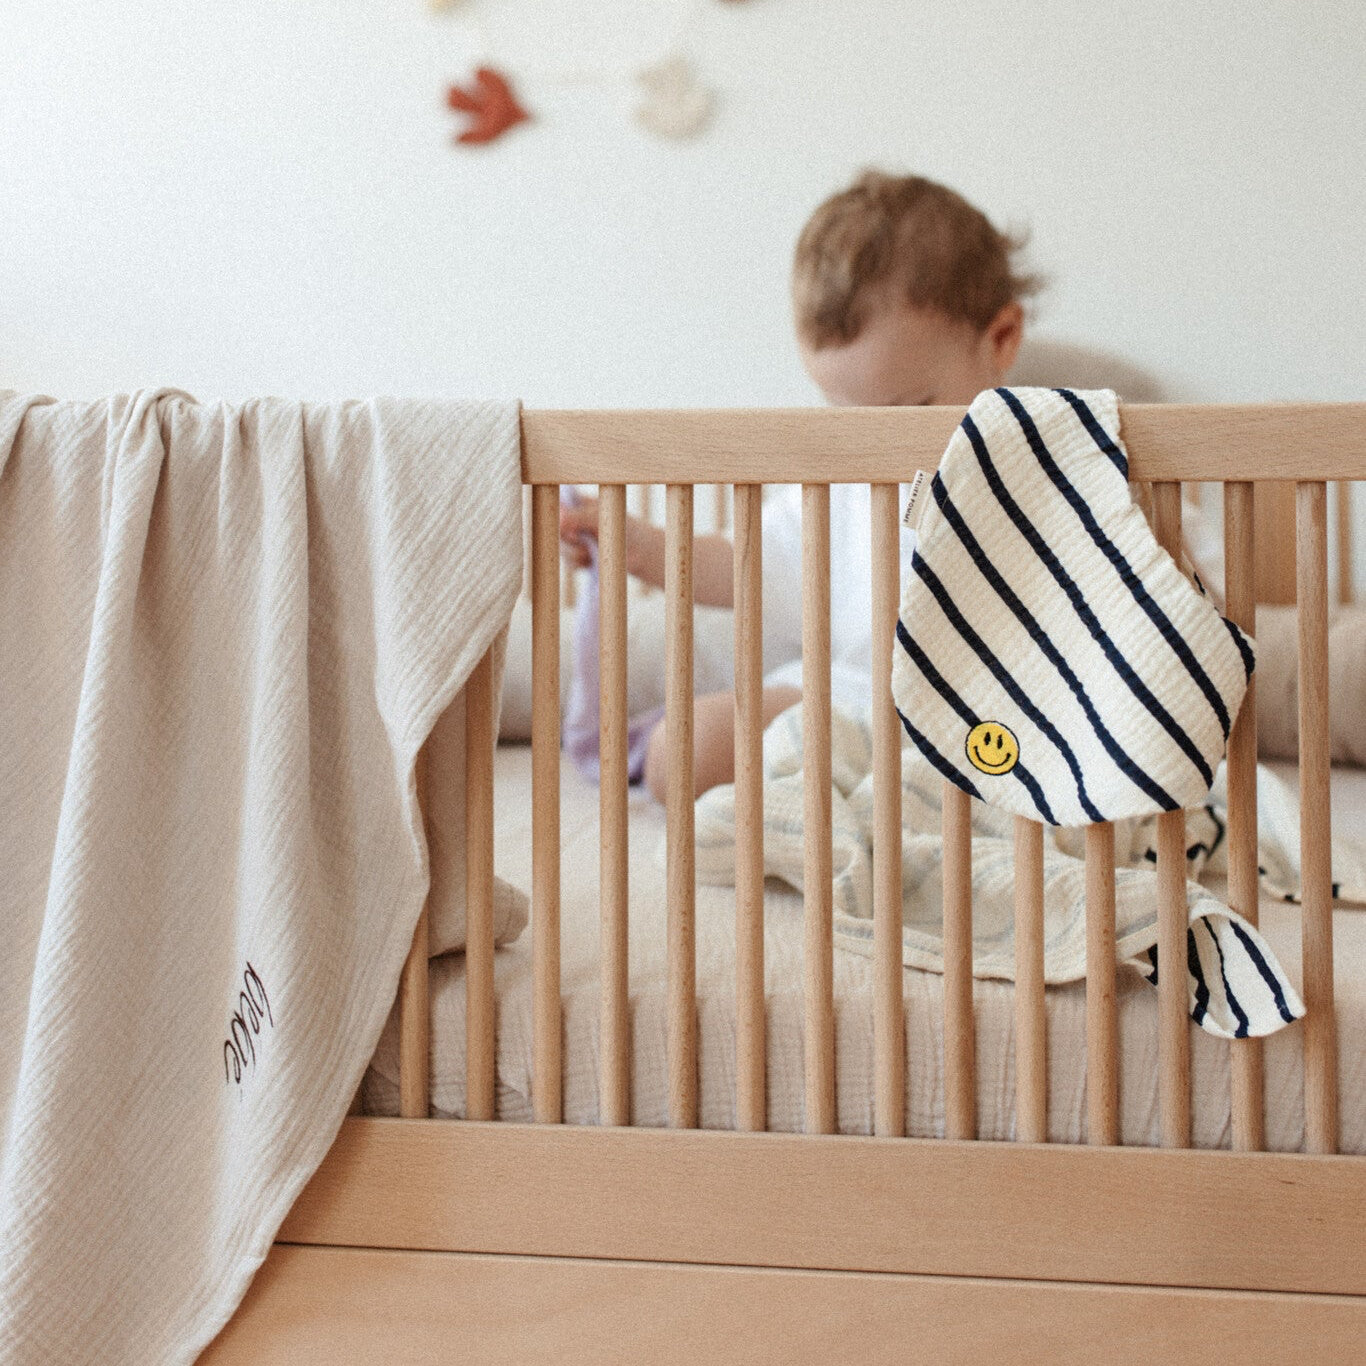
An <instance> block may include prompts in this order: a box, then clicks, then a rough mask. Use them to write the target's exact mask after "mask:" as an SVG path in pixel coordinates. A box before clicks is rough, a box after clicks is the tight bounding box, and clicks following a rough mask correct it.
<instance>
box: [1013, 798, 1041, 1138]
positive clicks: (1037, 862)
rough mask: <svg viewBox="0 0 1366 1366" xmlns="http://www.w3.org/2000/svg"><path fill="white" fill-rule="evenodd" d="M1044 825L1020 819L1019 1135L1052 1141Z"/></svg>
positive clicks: (1017, 883)
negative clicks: (1046, 967) (1049, 1108)
mask: <svg viewBox="0 0 1366 1366" xmlns="http://www.w3.org/2000/svg"><path fill="white" fill-rule="evenodd" d="M1043 941H1044V932H1043V826H1042V825H1040V824H1039V822H1038V821H1032V820H1030V819H1029V818H1028V817H1026V816H1016V817H1015V1136H1016V1138H1017V1139H1019V1141H1020V1142H1021V1143H1047V1142H1048V1012H1047V1009H1046V1005H1045V1001H1044V989H1043V988H1044V973H1043Z"/></svg>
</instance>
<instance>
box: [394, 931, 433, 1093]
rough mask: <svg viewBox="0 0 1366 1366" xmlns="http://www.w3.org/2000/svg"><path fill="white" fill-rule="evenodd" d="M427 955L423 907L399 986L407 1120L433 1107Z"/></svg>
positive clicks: (400, 1081) (400, 1073)
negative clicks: (429, 1061)
mask: <svg viewBox="0 0 1366 1366" xmlns="http://www.w3.org/2000/svg"><path fill="white" fill-rule="evenodd" d="M427 953H428V947H427V908H426V906H423V908H422V914H421V915H419V916H418V918H417V929H416V930H415V931H414V933H413V942H412V944H411V945H410V946H409V948H408V957H407V958H406V959H405V960H404V963H403V975H402V977H401V978H400V979H399V987H398V1012H399V1013H398V1022H399V1023H398V1112H399V1114H400V1115H402V1116H403V1118H404V1119H425V1118H426V1117H427V1113H428V1107H429V1105H430V1092H429V1082H428V1071H427V1059H428V1056H429V1053H430V1044H431V1015H430V1013H429V1012H430V1006H429V1004H428V996H427Z"/></svg>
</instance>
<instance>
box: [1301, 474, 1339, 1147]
mask: <svg viewBox="0 0 1366 1366" xmlns="http://www.w3.org/2000/svg"><path fill="white" fill-rule="evenodd" d="M1296 501H1297V518H1296V521H1297V534H1296V547H1297V560H1298V563H1297V567H1296V572H1297V580H1298V585H1299V603H1298V612H1299V643H1300V676H1299V702H1300V881H1301V887H1302V904H1301V916H1302V926H1303V941H1304V943H1303V973H1304V1007H1305V1017H1304V1026H1303V1028H1304V1112H1305V1113H1304V1125H1305V1145H1306V1147H1307V1148H1308V1150H1309V1151H1310V1152H1315V1153H1332V1152H1336V1151H1337V1147H1338V1050H1337V1024H1336V1020H1335V1018H1334V1005H1333V870H1332V857H1331V846H1330V841H1329V831H1330V829H1331V828H1332V827H1331V823H1330V818H1331V803H1330V801H1329V792H1328V782H1329V767H1328V765H1329V749H1328V490H1327V488H1326V487H1325V486H1324V485H1323V484H1321V483H1302V484H1300V486H1299V489H1298V491H1297V495H1296Z"/></svg>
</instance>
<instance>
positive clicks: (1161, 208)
mask: <svg viewBox="0 0 1366 1366" xmlns="http://www.w3.org/2000/svg"><path fill="white" fill-rule="evenodd" d="M476 2H477V3H478V4H479V5H480V7H481V10H482V11H483V12H484V13H485V14H486V15H487V16H488V18H489V20H490V21H491V23H492V25H493V27H494V29H495V31H496V34H497V35H499V41H500V42H501V44H502V46H501V50H500V51H499V53H498V56H499V57H500V58H501V59H502V60H503V61H504V62H505V64H506V65H507V66H508V68H509V69H510V70H511V71H512V72H513V73H514V74H516V72H518V71H519V70H521V71H525V70H529V69H533V68H537V67H539V68H542V69H544V68H546V67H547V66H550V67H554V66H555V65H556V64H557V63H558V65H559V67H560V69H561V70H563V68H564V65H565V61H566V60H567V59H566V58H564V57H563V56H557V52H558V51H559V50H560V49H563V47H564V46H565V45H566V44H573V43H575V42H577V43H578V46H580V47H583V46H584V43H583V42H582V41H579V40H578V39H576V36H575V35H580V34H585V33H586V34H588V35H589V41H588V46H590V47H592V48H593V49H594V53H595V54H596V55H597V56H599V57H600V58H601V59H602V60H603V61H605V62H606V63H607V64H608V65H614V66H616V67H617V68H618V69H620V70H621V71H623V72H624V71H625V70H626V69H628V68H629V66H630V64H631V63H632V62H633V61H635V60H639V59H644V58H648V57H651V56H654V55H657V49H658V47H659V45H660V44H661V42H663V41H664V40H665V38H666V37H667V34H668V32H669V30H670V29H671V27H672V26H674V25H676V24H677V22H678V20H679V17H680V15H683V14H685V13H686V11H687V10H688V8H689V7H691V8H692V9H693V10H694V11H695V14H696V17H697V26H696V34H697V43H696V55H697V57H698V59H699V62H700V65H701V66H702V68H703V69H704V71H705V73H706V75H707V77H708V79H709V80H710V81H711V82H712V83H714V84H715V85H716V86H717V87H718V88H719V90H720V91H721V94H722V97H723V101H724V102H723V104H722V107H721V110H720V114H719V117H718V119H717V121H716V123H715V125H714V126H713V128H712V129H711V130H710V132H709V133H708V135H707V136H705V137H704V138H702V139H701V140H699V141H697V142H694V143H688V144H663V143H659V142H656V141H653V140H651V139H650V138H649V137H648V136H647V135H645V134H644V133H643V132H641V131H640V130H639V129H638V128H637V127H636V126H635V125H634V123H633V122H632V121H631V119H630V117H629V110H630V107H631V105H632V104H633V102H634V100H635V99H636V97H637V92H636V91H635V90H634V89H633V88H632V87H631V85H630V83H629V81H628V80H625V79H623V80H622V82H621V83H620V84H619V85H618V86H617V87H615V88H610V89H607V90H605V91H604V90H602V89H599V88H591V87H579V88H574V87H572V86H564V85H559V86H555V85H551V84H547V83H546V82H545V81H539V82H538V81H534V80H533V81H529V82H527V83H525V85H524V89H523V93H524V95H525V98H526V100H527V102H528V103H529V104H531V105H532V106H533V107H534V108H535V110H536V112H537V114H538V116H539V121H538V123H537V124H536V125H534V126H532V127H528V128H522V129H518V130H515V131H514V132H513V133H512V134H511V135H510V136H509V137H508V138H507V139H505V140H504V141H503V142H500V143H497V144H495V145H493V146H491V147H489V148H486V149H483V150H479V151H475V152H469V151H465V150H457V149H455V148H453V147H452V146H451V145H450V143H449V141H448V139H449V135H450V133H451V131H452V130H453V129H454V127H455V126H456V120H455V119H454V118H453V117H451V116H450V115H448V113H447V112H446V110H445V109H444V106H443V97H444V92H445V88H446V86H447V84H448V83H449V82H450V81H451V80H453V79H460V78H463V77H465V76H466V75H467V74H468V72H469V70H470V68H471V67H472V65H474V63H475V62H476V61H477V60H478V59H479V57H480V55H481V53H480V48H479V39H478V36H477V34H476V32H475V31H474V30H473V29H472V27H471V26H470V25H469V23H468V22H466V21H465V20H463V19H462V17H461V12H460V10H459V9H456V10H455V11H453V12H451V13H450V14H447V15H444V16H436V15H432V14H431V13H430V12H429V11H428V10H427V9H426V8H425V7H424V5H423V3H422V0H234V2H233V3H229V4H224V3H218V4H203V3H191V4H186V3H185V2H184V0H138V3H136V4H135V3H132V0H122V2H121V3H120V0H103V2H102V3H100V2H99V0H85V3H77V2H76V0H0V231H3V238H0V386H13V387H19V388H36V389H42V390H46V391H48V392H52V393H57V394H60V395H85V394H94V393H99V392H103V391H107V390H110V389H118V388H129V387H134V386H138V385H144V384H153V383H165V384H175V385H178V386H180V387H182V388H186V389H189V390H190V391H191V392H193V393H196V394H197V395H199V396H200V397H201V398H208V397H212V396H215V395H222V396H226V397H229V398H233V397H241V396H245V395H247V394H251V393H259V392H274V393H284V394H289V395H297V396H301V397H305V396H306V397H328V396H338V395H344V394H356V395H360V394H369V393H374V392H390V393H406V394H440V395H462V394H478V395H485V394H490V395H513V394H515V395H520V396H522V397H523V398H525V399H526V400H527V401H528V402H530V403H535V404H541V405H556V406H573V405H585V406H587V405H642V406H650V405H669V404H680V405H694V404H704V405H706V404H717V405H730V404H734V405H751V404H753V405H764V404H791V403H795V404H801V403H808V402H812V401H814V400H815V399H816V397H817V396H816V395H815V394H814V392H813V391H812V389H811V388H810V386H809V385H808V384H807V382H806V381H805V379H804V377H803V376H802V374H801V372H800V368H799V366H798V364H797V360H796V354H795V351H794V348H793V345H792V341H791V338H790V335H789V326H788V315H787V296H786V285H787V267H788V259H789V255H790V251H791V245H792V242H793V239H794V237H795V234H796V232H797V230H798V228H799V227H800V224H801V222H802V220H803V219H804V217H805V216H806V214H807V213H808V212H809V211H810V209H811V208H812V207H813V206H814V205H815V204H816V203H817V202H818V201H819V200H820V199H821V198H823V197H824V196H825V195H826V194H827V193H829V192H830V191H831V190H833V189H834V188H836V187H838V186H839V185H840V184H842V183H843V182H845V181H846V180H847V179H848V178H849V177H850V176H851V175H852V174H853V173H854V172H855V171H856V170H857V169H859V168H860V167H861V166H864V165H867V164H879V165H884V166H888V167H892V168H906V169H915V170H918V171H921V172H924V173H926V174H928V175H931V176H935V177H938V178H940V179H943V180H946V181H948V182H949V183H951V184H953V185H955V186H957V187H958V188H960V189H961V190H962V191H963V192H964V193H966V194H967V195H968V196H969V197H970V198H971V199H973V200H975V201H976V202H978V203H979V204H981V205H982V206H983V207H984V208H986V209H987V210H988V211H989V212H990V213H991V214H992V215H993V216H994V217H996V218H997V220H998V221H1001V222H1004V223H1007V224H1011V225H1015V226H1029V227H1031V228H1032V229H1033V233H1034V248H1033V252H1032V258H1033V263H1034V264H1035V265H1036V266H1037V267H1039V268H1040V269H1042V270H1044V271H1045V272H1047V273H1048V274H1049V275H1050V276H1051V277H1052V280H1053V284H1052V287H1051V288H1050V289H1049V291H1048V292H1047V294H1046V295H1045V296H1044V297H1043V299H1042V300H1041V301H1040V304H1039V308H1038V316H1037V323H1036V329H1035V330H1036V336H1037V337H1038V338H1040V339H1043V340H1051V341H1052V342H1053V343H1054V344H1055V350H1054V353H1053V354H1054V356H1056V346H1057V344H1059V343H1061V344H1063V345H1064V347H1081V348H1083V349H1085V350H1092V351H1100V352H1102V353H1104V354H1105V355H1107V356H1109V357H1111V358H1114V360H1115V361H1123V362H1126V363H1127V365H1128V366H1130V367H1135V371H1134V372H1133V373H1132V374H1131V373H1130V371H1128V370H1126V369H1125V368H1124V367H1123V366H1120V365H1118V364H1108V363H1107V364H1103V365H1102V366H1101V368H1100V370H1099V372H1098V374H1097V377H1099V378H1100V379H1102V380H1105V379H1107V378H1110V377H1111V376H1113V382H1115V383H1117V385H1118V386H1119V387H1120V388H1121V391H1122V392H1123V391H1125V390H1127V391H1128V392H1130V393H1131V394H1132V396H1134V397H1147V396H1150V395H1151V394H1153V393H1156V394H1157V395H1159V396H1162V397H1167V398H1171V399H1181V398H1190V399H1195V400H1220V399H1224V400H1237V399H1283V398H1309V399H1349V398H1350V399H1361V398H1366V321H1363V319H1366V252H1363V251H1362V247H1361V244H1362V241H1363V227H1362V225H1363V224H1366V94H1363V73H1366V11H1364V10H1363V8H1362V6H1361V4H1360V0H1317V2H1316V3H1311V2H1310V0H1261V3H1259V4H1257V5H1255V6H1249V5H1247V4H1245V3H1242V2H1241V0H1208V2H1207V3H1206V4H1204V5H1201V6H1192V5H1189V4H1187V3H1185V0H1129V3H1127V4H1123V3H1122V4H1119V5H1115V6H1110V7H1108V8H1104V9H1097V8H1096V7H1095V6H1094V5H1088V4H1082V3H1079V0H1078V2H1076V3H1069V2H1068V0H1034V3H1032V4H1028V5H1020V4H1018V3H1012V4H1004V3H995V2H993V0H956V3H952V4H948V5H945V4H943V3H940V4H937V5H929V4H925V5H919V4H911V3H907V0H840V2H839V3H832V2H831V0H824V2H822V0H747V3H744V4H739V5H727V4H722V3H720V0H476ZM466 13H468V10H467V11H466ZM585 25H587V26H586V27H585ZM584 55H590V56H591V55H594V54H584V53H577V54H574V53H571V54H569V57H570V58H576V57H582V56H584ZM1066 354H1067V352H1066V351H1065V350H1064V355H1066ZM1046 368H1047V367H1046ZM1107 370H1108V372H1109V373H1108V374H1107ZM1093 373H1096V372H1094V371H1093ZM1047 377H1048V378H1050V379H1052V380H1054V381H1055V382H1056V381H1057V380H1058V379H1063V378H1072V379H1073V380H1074V381H1075V382H1079V383H1080V382H1085V381H1086V379H1088V378H1090V377H1091V376H1090V375H1089V374H1077V373H1074V371H1073V370H1072V368H1070V367H1069V368H1068V370H1067V373H1066V374H1064V375H1058V374H1056V373H1054V374H1051V375H1049V376H1047ZM1358 495H1360V491H1358ZM1357 501H1358V507H1357V514H1358V521H1359V523H1360V524H1361V528H1362V529H1361V532H1360V533H1359V535H1358V537H1357V541H1358V555H1359V558H1360V560H1361V565H1360V567H1359V577H1366V507H1363V506H1360V505H1361V504H1363V503H1366V499H1363V498H1361V497H1360V496H1358V500H1357Z"/></svg>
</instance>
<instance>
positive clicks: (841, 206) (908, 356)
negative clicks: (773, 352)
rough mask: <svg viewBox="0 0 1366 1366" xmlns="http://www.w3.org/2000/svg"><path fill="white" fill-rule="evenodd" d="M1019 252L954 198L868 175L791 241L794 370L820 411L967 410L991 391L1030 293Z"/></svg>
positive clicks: (940, 190)
mask: <svg viewBox="0 0 1366 1366" xmlns="http://www.w3.org/2000/svg"><path fill="white" fill-rule="evenodd" d="M1021 245H1022V244H1021V243H1020V242H1018V241H1016V240H1015V239H1013V238H1011V237H1008V236H1007V235H1006V234H1004V233H1001V232H998V231H997V230H996V229H995V228H994V227H992V225H991V223H990V221H989V220H988V219H987V217H986V215H985V214H983V213H982V212H981V211H980V210H979V209H975V208H973V206H972V205H971V204H969V203H968V202H967V200H965V199H964V198H962V196H961V195H957V194H955V193H954V192H953V191H952V190H950V189H947V188H946V187H945V186H943V185H937V184H935V182H934V181H932V180H925V179H923V178H922V177H920V176H890V175H884V174H882V173H881V172H879V171H867V172H865V173H864V174H863V175H861V176H860V177H859V178H858V179H857V180H856V181H855V182H854V183H853V185H851V186H850V187H849V188H848V189H847V190H844V191H841V193H839V194H837V195H834V196H832V197H831V198H830V199H827V200H826V201H825V203H824V204H822V205H821V206H820V208H818V209H817V210H816V212H815V213H814V214H812V215H811V218H810V219H809V221H808V222H807V224H806V227H805V228H803V229H802V234H801V237H800V238H799V239H798V241H797V252H796V258H795V260H794V262H793V270H792V300H793V306H794V311H795V314H796V324H797V337H798V341H799V343H800V346H801V352H802V363H803V364H804V365H805V366H806V370H807V373H808V374H809V375H810V376H811V378H812V379H813V380H815V382H816V384H817V385H818V386H819V387H820V389H821V391H822V392H823V393H824V394H825V396H826V398H827V399H829V400H830V402H831V403H836V404H863V405H870V406H878V407H881V406H887V405H906V404H924V403H946V404H960V403H962V404H966V403H970V402H971V401H972V400H973V399H974V398H975V397H976V396H977V395H978V394H979V393H980V392H981V391H982V390H983V389H990V388H992V387H993V386H995V385H997V384H1000V383H1001V381H1002V380H1003V379H1004V378H1005V375H1006V372H1007V371H1008V370H1009V369H1010V367H1011V365H1012V364H1014V361H1015V353H1016V352H1017V351H1018V350H1019V346H1020V339H1021V337H1022V335H1023V333H1024V309H1023V308H1022V307H1021V303H1020V300H1021V299H1023V298H1024V297H1025V296H1027V295H1028V294H1030V293H1031V292H1032V291H1033V290H1034V289H1035V288H1036V281H1035V280H1034V279H1033V278H1032V277H1029V276H1023V275H1018V274H1016V273H1015V271H1014V270H1013V269H1012V266H1011V257H1012V256H1013V254H1014V253H1015V252H1016V251H1017V250H1018V249H1019V248H1020V246H1021Z"/></svg>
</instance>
